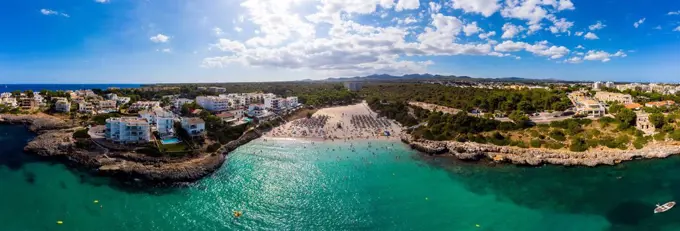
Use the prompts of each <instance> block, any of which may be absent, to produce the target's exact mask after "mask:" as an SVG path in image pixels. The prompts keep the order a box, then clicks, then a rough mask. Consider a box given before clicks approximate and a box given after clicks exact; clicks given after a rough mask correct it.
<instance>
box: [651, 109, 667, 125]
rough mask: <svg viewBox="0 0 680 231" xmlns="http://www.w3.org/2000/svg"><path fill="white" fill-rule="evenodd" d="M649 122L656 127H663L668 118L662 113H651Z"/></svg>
mask: <svg viewBox="0 0 680 231" xmlns="http://www.w3.org/2000/svg"><path fill="white" fill-rule="evenodd" d="M649 122H651V123H652V125H654V127H655V128H662V127H663V126H664V124H665V123H666V118H665V117H664V116H663V114H661V113H654V114H651V115H649Z"/></svg>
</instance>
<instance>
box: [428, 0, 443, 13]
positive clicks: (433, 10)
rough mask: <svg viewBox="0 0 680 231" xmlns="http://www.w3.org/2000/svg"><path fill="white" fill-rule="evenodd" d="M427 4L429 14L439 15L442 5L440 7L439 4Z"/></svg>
mask: <svg viewBox="0 0 680 231" xmlns="http://www.w3.org/2000/svg"><path fill="white" fill-rule="evenodd" d="M428 4H429V5H430V9H429V12H430V14H434V13H439V10H441V9H442V5H440V4H439V3H436V2H430V3H428Z"/></svg>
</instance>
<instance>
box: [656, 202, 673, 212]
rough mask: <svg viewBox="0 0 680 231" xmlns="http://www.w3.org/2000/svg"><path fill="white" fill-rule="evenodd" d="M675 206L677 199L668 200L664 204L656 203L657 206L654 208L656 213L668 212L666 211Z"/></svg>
mask: <svg viewBox="0 0 680 231" xmlns="http://www.w3.org/2000/svg"><path fill="white" fill-rule="evenodd" d="M673 206H675V201H671V202H666V203H665V204H663V205H659V204H657V205H656V208H654V213H663V212H666V211H668V210H670V209H672V208H673Z"/></svg>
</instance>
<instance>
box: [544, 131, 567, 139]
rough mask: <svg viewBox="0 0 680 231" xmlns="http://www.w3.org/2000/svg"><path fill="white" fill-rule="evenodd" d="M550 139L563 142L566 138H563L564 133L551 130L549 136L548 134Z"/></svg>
mask: <svg viewBox="0 0 680 231" xmlns="http://www.w3.org/2000/svg"><path fill="white" fill-rule="evenodd" d="M548 135H549V136H550V138H553V139H555V140H557V141H565V140H567V138H566V137H565V136H564V132H562V131H561V130H552V131H551V132H550V134H548Z"/></svg>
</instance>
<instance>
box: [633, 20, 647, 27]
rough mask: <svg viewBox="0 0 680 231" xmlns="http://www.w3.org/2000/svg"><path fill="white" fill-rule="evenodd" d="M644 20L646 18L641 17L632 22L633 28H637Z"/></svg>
mask: <svg viewBox="0 0 680 231" xmlns="http://www.w3.org/2000/svg"><path fill="white" fill-rule="evenodd" d="M645 20H646V18H642V19H640V20H638V21H637V22H635V23H633V26H634V27H635V28H638V27H640V25H642V24H643V23H645Z"/></svg>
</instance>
